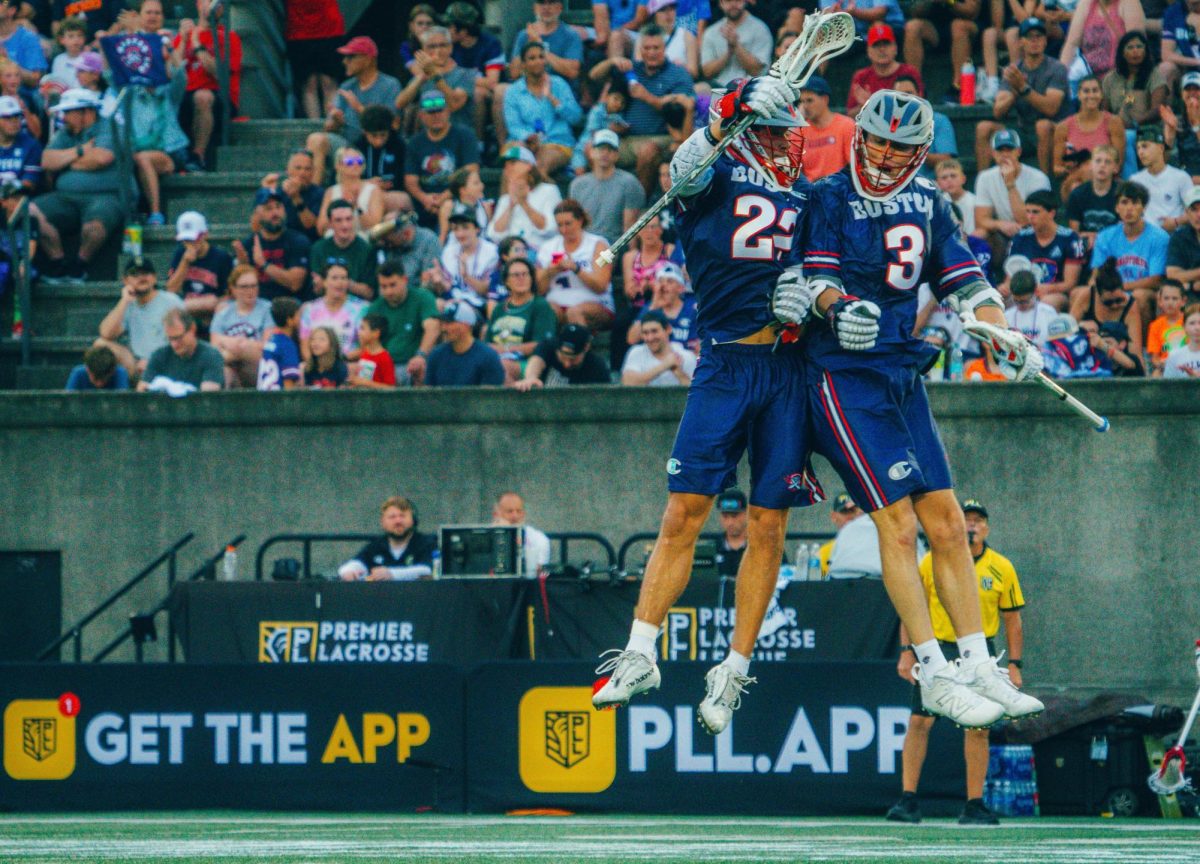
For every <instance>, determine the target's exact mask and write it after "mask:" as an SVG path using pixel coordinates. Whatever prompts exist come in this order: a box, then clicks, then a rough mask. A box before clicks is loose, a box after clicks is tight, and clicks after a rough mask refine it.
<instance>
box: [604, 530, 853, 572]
mask: <svg viewBox="0 0 1200 864" xmlns="http://www.w3.org/2000/svg"><path fill="white" fill-rule="evenodd" d="M722 536H724V535H722V534H721V533H720V532H717V531H706V532H705V533H703V534H701V535H700V539H701V540H715V541H717V542H720V540H721V537H722ZM833 538H834V534H833V533H832V532H830V531H789V532H788V534H787V541H789V542H790V541H794V540H804V541H808V542H812V541H814V540H816V541H820V542H822V543H824V542H826V541H827V540H832V539H833ZM657 539H658V533H657V532H654V531H643V532H641V533H640V534H633V535H631V536H630V537H628V538H626V540H625V542H624V543H622V544H621V548H620V549H619V550H618V551H617V569H618V570H619V571H621V572H627V571H626V567H625V562H626V560H627V559H628V557H629V550H630V549H632V548H633V547H634V546H636V545H637V544H639V543H647V542H653V541H655V540H657Z"/></svg>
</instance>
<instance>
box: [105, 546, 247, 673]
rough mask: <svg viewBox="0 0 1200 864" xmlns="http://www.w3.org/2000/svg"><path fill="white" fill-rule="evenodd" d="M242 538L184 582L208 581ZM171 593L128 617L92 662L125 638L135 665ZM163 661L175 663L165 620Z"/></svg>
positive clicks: (169, 625) (169, 626) (170, 629)
mask: <svg viewBox="0 0 1200 864" xmlns="http://www.w3.org/2000/svg"><path fill="white" fill-rule="evenodd" d="M245 539H246V535H245V534H239V535H238V536H236V537H234V538H233V539H232V540H230V541H229V542H228V543H226V544H224V545H223V546H221V548H220V549H218V550H217V552H216V554H214V555H210V556H209V557H208V558H207V559H206V560H205V561H204V563H202V564H201V565H200V566H199V567H197V568H196V569H195V570H193V571H192V572H191V574H190V575H189V576H188V577H187V578H186V579H184V580H183V581H184V582H198V581H200V580H201V579H210V578H213V576H214V575H215V573H216V567H217V564H218V563H220V561H221V559H222V558H223V557H224V556H225V550H226V549H228V548H229V547H230V546H233V547H234V548H235V549H236V548H237V547H238V546H241V545H242V543H243V542H244V541H245ZM171 593H172V592H171V591H170V590H169V589H168V591H167V593H166V595H165V596H164V597H163V599H162V600H160V601H159V602H158V604H157V605H156V606H155V607H154V608H153V609H151V610H150V611H149V612H136V613H134V614H132V615H130V616H129V626H128V627H126V628H125V629H124V630H123V631H122V632H121V633H120V634H118V635H117V636H116V638H114V639H113V640H112V641H111V642H109V643H108V644H107V645H105V646H104V647H103V648H102V649H101V650H100V652H99V653H97V654H96V656H95V657H93V658H92V662H93V663H99V662H101V661H102V660H104V659H105V658H107V657H108V655H109V654H111V653H112V652H113V651H116V650H117V649H118V648H120V647H121V646H122V645H124V644H125V642H126V641H127V640H129V639H132V640H133V653H134V659H135V660H137V662H138V663H141V662H142V654H143V650H144V645H145V643H146V642H154V641H156V640H157V638H158V628H157V626H156V625H155V619H156V618H157V617H158V615H159V613H161V612H165V611H166V609H167V607H168V606H170V605H171ZM167 660H168V661H169V662H171V663H174V662H175V623H174V622H173V621H171V620H169V619H168V621H167Z"/></svg>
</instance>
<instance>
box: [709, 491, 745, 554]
mask: <svg viewBox="0 0 1200 864" xmlns="http://www.w3.org/2000/svg"><path fill="white" fill-rule="evenodd" d="M717 518H718V519H720V520H721V534H722V535H723V536H722V537H721V542H720V543H719V544H718V546H717V572H718V573H720V574H721V575H722V576H737V572H738V567H739V566H740V565H741V563H742V553H744V552H745V551H746V543H747V541H748V540H749V539H750V514H749V512H748V511H747V510H746V493H745V492H743V491H742V490H741V489H726V490H725V491H724V492H722V493H721V494H720V496H718V498H717Z"/></svg>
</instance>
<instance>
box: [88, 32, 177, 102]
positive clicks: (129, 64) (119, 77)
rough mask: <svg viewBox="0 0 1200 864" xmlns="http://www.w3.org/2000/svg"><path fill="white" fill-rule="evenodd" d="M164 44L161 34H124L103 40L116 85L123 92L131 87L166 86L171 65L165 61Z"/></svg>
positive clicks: (105, 53)
mask: <svg viewBox="0 0 1200 864" xmlns="http://www.w3.org/2000/svg"><path fill="white" fill-rule="evenodd" d="M162 43H163V39H162V37H161V36H159V35H158V34H157V33H122V34H120V35H119V36H105V37H104V38H103V39H101V40H100V47H101V48H103V49H104V57H105V59H107V60H108V68H109V69H110V70H112V81H113V86H115V87H117V88H118V89H119V88H121V87H125V86H126V85H129V84H137V85H140V86H142V87H161V86H162V85H163V84H166V83H167V81H168V78H167V64H166V62H165V61H164V60H163V50H162Z"/></svg>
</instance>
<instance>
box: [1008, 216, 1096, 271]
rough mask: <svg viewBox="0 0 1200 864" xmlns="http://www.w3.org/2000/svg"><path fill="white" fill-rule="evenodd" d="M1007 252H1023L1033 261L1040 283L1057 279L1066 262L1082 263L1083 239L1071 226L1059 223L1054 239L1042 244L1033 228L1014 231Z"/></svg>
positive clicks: (1012, 253) (1010, 253)
mask: <svg viewBox="0 0 1200 864" xmlns="http://www.w3.org/2000/svg"><path fill="white" fill-rule="evenodd" d="M1008 254H1009V255H1024V256H1025V257H1026V258H1028V259H1029V260H1030V262H1031V263H1032V264H1033V268H1034V273H1035V275H1036V276H1037V281H1038V284H1039V285H1046V284H1048V283H1050V282H1059V281H1061V280H1062V278H1063V268H1065V267H1066V265H1068V264H1082V263H1083V241H1082V240H1080V239H1079V235H1078V234H1076V233H1075V232H1074V231H1072V230H1071V229H1070V228H1064V227H1063V226H1061V225H1059V226H1058V230H1057V231H1055V233H1054V239H1053V240H1051V241H1050V242H1049V243H1048V244H1046V245H1045V246H1043V245H1042V244H1041V242H1040V241H1039V240H1038V239H1037V235H1036V234H1035V233H1034V232H1033V229H1032V228H1029V227H1025V228H1022V229H1021V230H1020V231H1018V232H1017V236H1015V237H1013V239H1012V242H1011V243H1009V244H1008Z"/></svg>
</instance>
